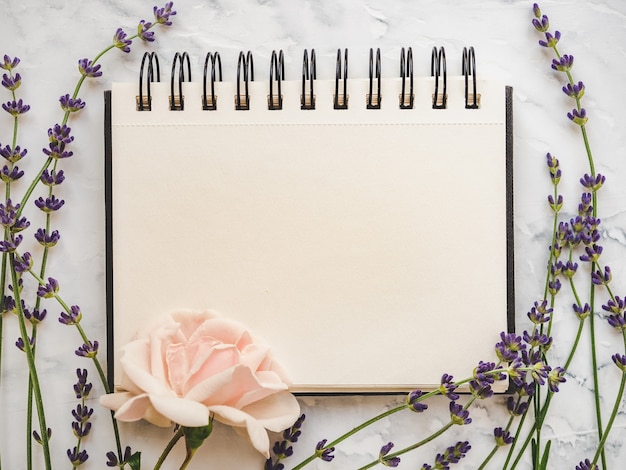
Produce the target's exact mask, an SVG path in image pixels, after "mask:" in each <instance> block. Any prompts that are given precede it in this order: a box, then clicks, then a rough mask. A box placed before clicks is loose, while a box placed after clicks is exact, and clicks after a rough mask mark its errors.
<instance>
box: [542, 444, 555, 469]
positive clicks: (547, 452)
mask: <svg viewBox="0 0 626 470" xmlns="http://www.w3.org/2000/svg"><path fill="white" fill-rule="evenodd" d="M551 444H552V441H548V442H546V448H545V449H544V451H543V456H542V457H541V467H540V469H541V470H546V469H547V468H548V458H549V457H550V445H551Z"/></svg>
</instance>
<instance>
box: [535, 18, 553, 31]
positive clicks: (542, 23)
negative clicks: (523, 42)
mask: <svg viewBox="0 0 626 470" xmlns="http://www.w3.org/2000/svg"><path fill="white" fill-rule="evenodd" d="M533 26H534V27H535V29H536V30H537V31H539V32H540V33H545V32H546V31H548V29H549V28H550V22H549V21H548V17H547V16H546V15H543V16H542V17H541V18H533Z"/></svg>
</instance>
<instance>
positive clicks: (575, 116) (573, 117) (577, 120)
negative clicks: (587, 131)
mask: <svg viewBox="0 0 626 470" xmlns="http://www.w3.org/2000/svg"><path fill="white" fill-rule="evenodd" d="M567 117H568V119H569V120H570V121H572V122H573V123H574V124H578V125H579V126H584V125H585V124H586V123H587V121H588V120H589V118H588V117H587V111H586V110H585V108H581V110H580V111H578V109H576V108H574V109H572V112H571V113H567Z"/></svg>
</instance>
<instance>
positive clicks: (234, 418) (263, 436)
mask: <svg viewBox="0 0 626 470" xmlns="http://www.w3.org/2000/svg"><path fill="white" fill-rule="evenodd" d="M209 409H210V410H211V412H212V413H213V414H214V415H215V419H216V420H218V421H219V422H220V423H223V424H226V425H228V426H232V427H234V428H235V431H237V433H238V434H241V435H243V436H244V437H246V438H247V439H248V440H249V441H250V443H251V444H252V445H253V446H254V448H255V449H256V450H258V451H259V452H260V453H261V454H263V455H264V456H265V457H266V458H269V446H270V441H269V437H268V435H267V431H266V430H265V428H264V427H263V426H261V425H260V424H259V423H258V422H257V421H256V420H255V419H253V418H252V417H251V416H250V415H249V414H248V413H245V412H243V411H241V410H238V409H236V408H233V407H230V406H221V405H218V406H211V407H209ZM296 419H297V417H296ZM294 421H295V419H294Z"/></svg>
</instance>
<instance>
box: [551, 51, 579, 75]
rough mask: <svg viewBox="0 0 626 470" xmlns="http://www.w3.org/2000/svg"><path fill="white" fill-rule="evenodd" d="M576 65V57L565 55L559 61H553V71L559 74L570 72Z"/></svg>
mask: <svg viewBox="0 0 626 470" xmlns="http://www.w3.org/2000/svg"><path fill="white" fill-rule="evenodd" d="M573 65H574V56H573V55H568V54H564V55H562V56H561V57H560V58H558V59H552V69H553V70H557V71H558V72H569V71H570V70H572V66H573Z"/></svg>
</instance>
